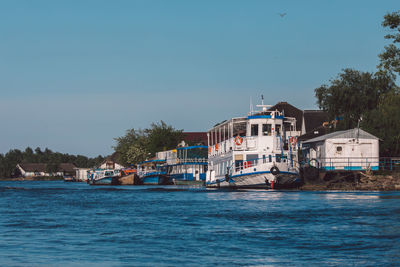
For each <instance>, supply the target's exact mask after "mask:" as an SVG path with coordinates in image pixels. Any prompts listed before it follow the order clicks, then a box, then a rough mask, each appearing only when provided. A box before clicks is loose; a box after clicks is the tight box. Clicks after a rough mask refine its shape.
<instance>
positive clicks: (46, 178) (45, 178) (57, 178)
mask: <svg viewBox="0 0 400 267" xmlns="http://www.w3.org/2000/svg"><path fill="white" fill-rule="evenodd" d="M0 181H64V178H63V177H61V176H39V177H15V178H0Z"/></svg>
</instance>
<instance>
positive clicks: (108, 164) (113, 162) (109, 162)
mask: <svg viewBox="0 0 400 267" xmlns="http://www.w3.org/2000/svg"><path fill="white" fill-rule="evenodd" d="M123 168H125V167H124V166H123V165H122V164H120V163H119V162H118V153H117V152H114V153H113V154H112V155H110V156H108V157H107V158H105V160H104V161H103V162H102V163H101V164H100V166H99V169H112V170H121V169H123Z"/></svg>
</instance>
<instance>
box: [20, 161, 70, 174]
mask: <svg viewBox="0 0 400 267" xmlns="http://www.w3.org/2000/svg"><path fill="white" fill-rule="evenodd" d="M47 165H48V164H46V163H20V164H17V169H18V170H19V172H20V173H21V176H22V177H40V176H62V177H65V176H75V169H76V167H75V165H74V164H73V163H60V164H58V166H57V170H56V171H55V172H52V173H50V172H48V167H47Z"/></svg>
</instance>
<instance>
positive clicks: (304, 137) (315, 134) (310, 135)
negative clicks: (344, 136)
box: [299, 125, 330, 141]
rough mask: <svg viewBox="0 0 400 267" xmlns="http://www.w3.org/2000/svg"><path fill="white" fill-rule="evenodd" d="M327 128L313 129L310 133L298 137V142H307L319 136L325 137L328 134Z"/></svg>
mask: <svg viewBox="0 0 400 267" xmlns="http://www.w3.org/2000/svg"><path fill="white" fill-rule="evenodd" d="M329 131H330V130H329V126H328V127H324V126H322V125H321V126H319V127H317V128H315V129H313V130H312V131H308V132H307V133H305V134H303V135H300V136H299V141H305V140H309V139H312V138H315V137H318V136H321V135H325V134H328V133H329Z"/></svg>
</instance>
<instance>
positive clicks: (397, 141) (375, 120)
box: [362, 90, 400, 156]
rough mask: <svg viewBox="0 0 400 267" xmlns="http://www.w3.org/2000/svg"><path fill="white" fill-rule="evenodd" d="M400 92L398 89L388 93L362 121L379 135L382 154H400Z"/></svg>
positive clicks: (371, 131) (365, 126)
mask: <svg viewBox="0 0 400 267" xmlns="http://www.w3.org/2000/svg"><path fill="white" fill-rule="evenodd" d="M399 118H400V94H399V92H398V91H397V90H394V91H392V92H389V93H387V94H386V95H385V96H383V97H382V98H381V100H380V103H379V105H378V107H377V108H376V109H374V110H372V111H371V112H370V113H368V115H367V116H366V117H365V119H364V120H363V121H362V127H363V128H364V129H365V130H366V131H368V132H370V133H372V134H374V135H376V136H377V137H379V138H380V139H381V140H382V142H381V145H380V154H381V155H382V156H399V155H400V120H399Z"/></svg>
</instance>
